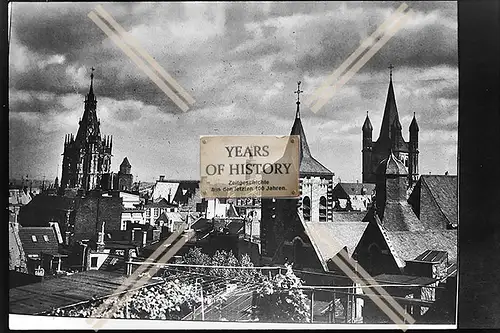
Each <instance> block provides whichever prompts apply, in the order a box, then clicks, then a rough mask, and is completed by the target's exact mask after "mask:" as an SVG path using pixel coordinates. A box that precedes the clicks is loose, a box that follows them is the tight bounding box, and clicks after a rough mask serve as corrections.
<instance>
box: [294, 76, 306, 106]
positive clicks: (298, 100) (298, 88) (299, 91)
mask: <svg viewBox="0 0 500 333" xmlns="http://www.w3.org/2000/svg"><path fill="white" fill-rule="evenodd" d="M301 83H302V82H301V81H299V82H297V91H294V93H295V94H297V104H300V93H303V92H304V91H302V90H300V84H301Z"/></svg>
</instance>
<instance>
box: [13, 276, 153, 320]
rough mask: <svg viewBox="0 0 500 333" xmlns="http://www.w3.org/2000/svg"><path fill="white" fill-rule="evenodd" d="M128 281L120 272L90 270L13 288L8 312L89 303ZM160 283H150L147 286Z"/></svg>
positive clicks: (31, 312)
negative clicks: (93, 298)
mask: <svg viewBox="0 0 500 333" xmlns="http://www.w3.org/2000/svg"><path fill="white" fill-rule="evenodd" d="M126 280H127V276H126V275H124V274H121V273H119V272H106V271H99V270H90V271H86V272H79V273H75V274H72V275H68V276H63V277H60V278H54V279H46V280H44V281H43V282H40V283H33V284H29V285H26V286H21V287H17V288H13V289H10V290H9V310H10V311H9V312H10V313H17V314H42V313H44V312H48V311H50V310H52V309H53V308H59V307H63V306H70V305H73V304H77V303H80V302H84V301H90V300H91V299H92V297H95V298H100V297H105V296H109V295H111V294H113V293H116V290H117V289H118V288H119V287H120V286H121V285H122V284H123V283H125V282H126ZM157 283H158V281H156V280H152V279H149V280H146V281H145V284H144V286H148V285H151V284H157Z"/></svg>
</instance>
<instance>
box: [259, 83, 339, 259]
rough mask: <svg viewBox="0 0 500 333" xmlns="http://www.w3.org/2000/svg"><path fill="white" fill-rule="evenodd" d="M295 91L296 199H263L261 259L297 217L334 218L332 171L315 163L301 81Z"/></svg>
mask: <svg viewBox="0 0 500 333" xmlns="http://www.w3.org/2000/svg"><path fill="white" fill-rule="evenodd" d="M295 93H296V94H297V102H296V104H297V110H296V112H295V120H294V123H293V126H292V130H291V132H290V135H298V136H299V137H300V147H299V159H300V167H299V189H300V196H299V197H298V198H297V199H281V198H280V199H276V198H265V199H264V198H263V199H262V201H261V207H262V208H261V209H262V218H261V223H260V228H261V231H260V238H261V251H262V260H263V262H271V261H272V258H273V257H274V256H275V255H276V254H277V253H278V252H279V250H280V247H281V245H283V241H284V239H285V237H286V235H288V234H289V233H293V232H294V231H295V229H296V228H297V226H298V225H300V220H299V219H303V220H304V221H305V222H306V223H307V222H310V221H315V222H331V221H332V220H333V215H332V211H333V199H332V191H333V177H334V175H335V174H334V173H333V172H331V171H330V170H328V169H327V168H326V167H325V166H324V165H323V164H321V163H320V162H318V161H317V160H316V159H315V158H314V157H313V156H312V154H311V151H310V149H309V145H308V143H307V138H306V135H305V132H304V128H303V127H302V121H301V118H300V93H302V91H301V90H300V82H299V83H298V89H297V91H296V92H295Z"/></svg>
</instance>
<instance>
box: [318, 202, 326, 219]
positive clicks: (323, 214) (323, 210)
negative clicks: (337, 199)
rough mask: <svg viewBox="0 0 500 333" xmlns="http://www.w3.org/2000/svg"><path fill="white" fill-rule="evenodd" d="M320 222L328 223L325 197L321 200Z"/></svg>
mask: <svg viewBox="0 0 500 333" xmlns="http://www.w3.org/2000/svg"><path fill="white" fill-rule="evenodd" d="M319 221H320V222H325V221H326V198H325V197H321V198H319Z"/></svg>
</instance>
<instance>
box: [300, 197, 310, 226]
mask: <svg viewBox="0 0 500 333" xmlns="http://www.w3.org/2000/svg"><path fill="white" fill-rule="evenodd" d="M302 212H303V214H304V220H305V221H311V199H309V197H304V200H302Z"/></svg>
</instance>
